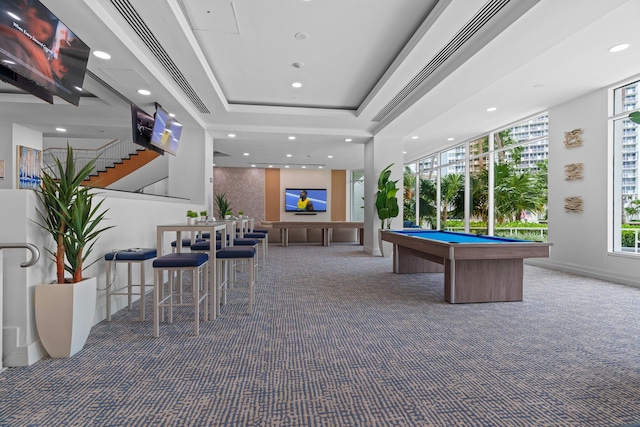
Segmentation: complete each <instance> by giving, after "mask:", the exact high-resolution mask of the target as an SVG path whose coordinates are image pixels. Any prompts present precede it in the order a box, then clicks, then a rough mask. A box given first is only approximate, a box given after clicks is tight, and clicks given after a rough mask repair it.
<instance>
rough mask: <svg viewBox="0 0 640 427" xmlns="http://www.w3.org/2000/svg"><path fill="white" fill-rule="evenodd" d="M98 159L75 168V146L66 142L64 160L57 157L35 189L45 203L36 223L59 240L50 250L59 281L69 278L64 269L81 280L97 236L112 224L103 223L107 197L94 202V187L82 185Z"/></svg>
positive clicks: (39, 210) (76, 279)
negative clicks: (103, 224)
mask: <svg viewBox="0 0 640 427" xmlns="http://www.w3.org/2000/svg"><path fill="white" fill-rule="evenodd" d="M96 160H97V158H95V159H92V160H91V161H89V162H88V163H87V164H86V165H85V166H84V167H82V168H80V169H79V170H78V171H76V163H75V160H74V158H73V149H72V148H71V147H70V146H69V144H67V158H66V161H65V162H64V164H63V163H62V162H61V161H60V159H57V158H56V159H55V160H54V161H55V164H54V168H55V169H53V170H43V173H42V187H41V188H39V189H38V190H36V192H37V194H38V198H39V199H40V201H41V203H42V208H41V209H38V216H39V218H40V221H39V222H36V223H37V224H38V225H39V226H40V227H42V228H43V229H44V230H46V231H47V232H48V233H49V234H50V235H51V237H53V240H54V241H55V242H56V249H55V251H50V250H48V249H47V251H48V252H49V254H50V255H51V259H52V260H53V261H54V262H55V264H56V280H57V283H65V282H66V279H65V271H66V272H67V273H70V274H71V279H70V280H71V282H72V283H77V282H80V281H82V280H83V277H82V271H83V268H85V266H84V262H85V261H86V260H87V259H88V256H89V254H91V251H92V249H93V245H94V244H95V242H96V240H97V238H98V237H99V235H100V234H101V233H103V232H104V231H106V230H108V229H110V228H112V227H113V226H108V227H102V228H101V227H100V225H101V222H102V221H103V220H104V219H105V214H106V213H107V211H108V209H105V210H102V211H101V210H100V208H101V206H102V202H103V201H104V200H101V201H100V202H98V203H94V200H93V197H94V196H95V194H94V193H92V192H91V190H92V189H91V187H85V186H83V185H82V182H83V181H84V180H85V179H86V178H87V177H88V176H89V174H90V173H91V171H92V170H93V166H94V164H95V162H96ZM56 170H57V174H56V173H55V171H56ZM96 261H97V259H96V260H95V261H93V262H92V263H91V264H93V263H95V262H96ZM91 264H89V265H91ZM89 265H87V266H86V267H88V266H89Z"/></svg>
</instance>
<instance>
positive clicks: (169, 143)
mask: <svg viewBox="0 0 640 427" xmlns="http://www.w3.org/2000/svg"><path fill="white" fill-rule="evenodd" d="M181 133H182V124H180V122H178V121H177V120H176V119H175V118H174V117H171V116H170V115H169V113H167V112H166V111H165V110H164V109H163V108H162V107H160V106H159V105H156V115H155V120H154V122H153V132H152V133H151V140H150V143H151V145H153V146H155V147H158V148H159V149H161V150H163V151H164V152H165V153H169V154H172V155H174V156H175V155H176V154H177V153H178V144H179V143H180V134H181Z"/></svg>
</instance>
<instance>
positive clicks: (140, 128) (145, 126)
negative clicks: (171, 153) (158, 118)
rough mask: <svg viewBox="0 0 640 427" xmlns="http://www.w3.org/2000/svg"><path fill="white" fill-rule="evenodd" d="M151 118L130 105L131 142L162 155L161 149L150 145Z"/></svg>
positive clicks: (140, 109) (141, 110)
mask: <svg viewBox="0 0 640 427" xmlns="http://www.w3.org/2000/svg"><path fill="white" fill-rule="evenodd" d="M153 121H154V120H153V116H151V115H149V114H148V113H147V112H146V111H144V110H143V109H142V108H140V107H138V106H137V105H136V104H131V130H132V136H133V142H134V143H135V144H138V145H141V146H143V147H144V148H146V149H148V150H151V151H155V152H156V153H159V154H164V151H163V150H162V149H161V148H158V147H155V146H153V145H152V144H151V134H152V132H153Z"/></svg>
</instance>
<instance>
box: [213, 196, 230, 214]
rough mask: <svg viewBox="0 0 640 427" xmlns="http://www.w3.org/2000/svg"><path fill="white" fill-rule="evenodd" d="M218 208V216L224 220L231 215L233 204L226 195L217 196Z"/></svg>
mask: <svg viewBox="0 0 640 427" xmlns="http://www.w3.org/2000/svg"><path fill="white" fill-rule="evenodd" d="M215 197H216V207H217V208H218V216H219V217H220V218H224V217H225V216H227V215H231V202H229V199H227V194H226V193H220V194H216V195H215Z"/></svg>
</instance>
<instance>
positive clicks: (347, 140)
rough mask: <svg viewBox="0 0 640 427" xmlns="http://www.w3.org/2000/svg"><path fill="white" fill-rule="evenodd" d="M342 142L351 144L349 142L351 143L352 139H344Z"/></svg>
mask: <svg viewBox="0 0 640 427" xmlns="http://www.w3.org/2000/svg"><path fill="white" fill-rule="evenodd" d="M344 141H345V142H351V141H353V139H351V138H345V140H344Z"/></svg>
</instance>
